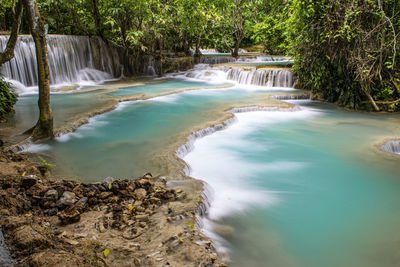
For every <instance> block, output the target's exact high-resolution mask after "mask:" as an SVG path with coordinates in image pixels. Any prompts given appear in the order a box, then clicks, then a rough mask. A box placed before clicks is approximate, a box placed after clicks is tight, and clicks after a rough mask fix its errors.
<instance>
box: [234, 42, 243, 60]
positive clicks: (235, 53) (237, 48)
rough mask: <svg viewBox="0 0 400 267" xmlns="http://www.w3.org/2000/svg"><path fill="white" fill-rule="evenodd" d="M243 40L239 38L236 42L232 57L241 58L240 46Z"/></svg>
mask: <svg viewBox="0 0 400 267" xmlns="http://www.w3.org/2000/svg"><path fill="white" fill-rule="evenodd" d="M242 40H243V38H242V37H239V38H237V39H236V41H235V47H234V49H233V51H232V56H233V57H239V49H240V44H241V43H242Z"/></svg>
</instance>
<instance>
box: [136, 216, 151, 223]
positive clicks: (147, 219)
mask: <svg viewBox="0 0 400 267" xmlns="http://www.w3.org/2000/svg"><path fill="white" fill-rule="evenodd" d="M135 219H136V220H137V221H143V222H147V221H149V215H148V214H140V215H136V216H135Z"/></svg>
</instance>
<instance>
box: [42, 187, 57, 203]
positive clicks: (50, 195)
mask: <svg viewBox="0 0 400 267" xmlns="http://www.w3.org/2000/svg"><path fill="white" fill-rule="evenodd" d="M43 199H44V200H46V201H57V199H58V192H57V190H55V189H50V190H48V191H47V192H46V193H45V194H44V197H43Z"/></svg>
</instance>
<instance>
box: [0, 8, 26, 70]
mask: <svg viewBox="0 0 400 267" xmlns="http://www.w3.org/2000/svg"><path fill="white" fill-rule="evenodd" d="M16 5H17V10H16V11H15V12H14V7H13V8H12V13H13V24H12V29H11V34H10V38H9V39H8V42H7V47H6V49H5V50H4V51H3V52H0V66H1V65H3V64H4V63H6V62H7V61H9V60H11V59H12V58H13V57H14V48H15V45H16V44H17V39H18V32H19V27H20V25H21V17H22V2H21V1H18V3H17V4H16Z"/></svg>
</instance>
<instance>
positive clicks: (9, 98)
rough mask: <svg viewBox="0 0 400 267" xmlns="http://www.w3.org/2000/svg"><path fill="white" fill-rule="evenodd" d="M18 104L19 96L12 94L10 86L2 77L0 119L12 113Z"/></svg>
mask: <svg viewBox="0 0 400 267" xmlns="http://www.w3.org/2000/svg"><path fill="white" fill-rule="evenodd" d="M16 102H17V95H16V94H15V93H14V92H12V90H11V88H10V84H9V83H8V82H6V81H5V80H4V79H3V78H1V77H0V119H2V118H4V116H5V115H6V114H8V113H10V112H12V111H14V109H13V106H14V104H15V103H16Z"/></svg>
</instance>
